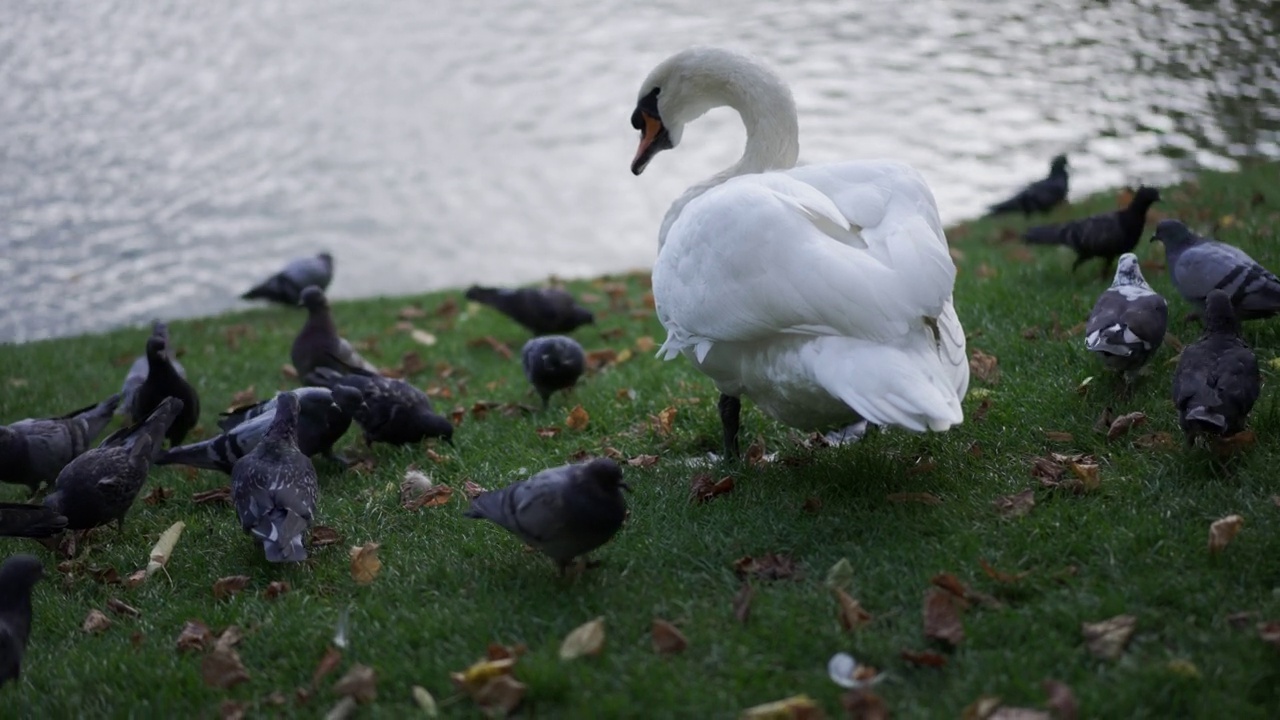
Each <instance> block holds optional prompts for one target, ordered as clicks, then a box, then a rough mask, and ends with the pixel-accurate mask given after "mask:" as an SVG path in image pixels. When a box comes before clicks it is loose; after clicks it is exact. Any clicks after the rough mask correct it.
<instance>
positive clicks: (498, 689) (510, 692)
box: [471, 675, 529, 716]
mask: <svg viewBox="0 0 1280 720" xmlns="http://www.w3.org/2000/svg"><path fill="white" fill-rule="evenodd" d="M528 690H529V687H528V686H527V685H525V684H524V683H522V682H520V681H519V680H517V679H515V678H514V677H512V676H511V675H499V676H497V677H495V678H493V679H492V680H490V681H489V682H486V683H485V684H484V685H482V686H480V688H479V689H477V690H476V691H475V692H474V693H472V695H471V699H472V700H474V701H475V703H476V705H479V706H480V707H481V708H484V709H485V710H486V711H488V712H489V713H495V712H496V713H498V714H499V715H500V716H506V715H510V714H511V713H513V712H515V710H516V708H518V707H520V703H521V702H522V701H523V700H524V695H525V693H526V692H528Z"/></svg>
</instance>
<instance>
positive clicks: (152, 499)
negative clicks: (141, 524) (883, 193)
mask: <svg viewBox="0 0 1280 720" xmlns="http://www.w3.org/2000/svg"><path fill="white" fill-rule="evenodd" d="M171 497H173V488H167V487H164V486H163V485H156V486H155V487H154V488H152V489H151V492H149V493H147V496H146V497H144V498H142V502H143V503H144V504H147V505H163V504H164V502H165V501H166V500H168V499H169V498H171Z"/></svg>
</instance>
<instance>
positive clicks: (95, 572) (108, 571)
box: [89, 565, 120, 585]
mask: <svg viewBox="0 0 1280 720" xmlns="http://www.w3.org/2000/svg"><path fill="white" fill-rule="evenodd" d="M89 576H90V577H92V578H93V579H94V580H96V581H97V582H99V583H102V584H103V585H119V584H120V573H118V572H116V569H115V568H114V567H112V566H110V565H107V566H105V567H96V566H95V567H91V568H89Z"/></svg>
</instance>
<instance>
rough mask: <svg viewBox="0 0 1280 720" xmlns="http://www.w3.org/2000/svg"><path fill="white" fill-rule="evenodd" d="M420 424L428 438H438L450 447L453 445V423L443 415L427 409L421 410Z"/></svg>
mask: <svg viewBox="0 0 1280 720" xmlns="http://www.w3.org/2000/svg"><path fill="white" fill-rule="evenodd" d="M418 422H419V426H420V427H421V429H422V431H423V433H425V434H426V436H427V437H438V438H441V439H443V440H444V441H445V442H447V443H449V444H450V445H452V444H453V423H451V422H449V419H448V418H446V417H445V416H443V415H437V414H436V413H433V412H431V411H430V410H428V409H426V408H419V410H418Z"/></svg>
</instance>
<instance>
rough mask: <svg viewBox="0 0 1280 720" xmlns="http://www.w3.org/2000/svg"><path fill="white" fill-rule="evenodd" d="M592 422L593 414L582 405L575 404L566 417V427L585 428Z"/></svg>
mask: <svg viewBox="0 0 1280 720" xmlns="http://www.w3.org/2000/svg"><path fill="white" fill-rule="evenodd" d="M589 422H591V416H590V415H588V414H587V411H586V410H584V409H583V408H582V406H581V405H575V406H574V407H573V409H572V410H570V411H569V416H568V417H566V418H565V419H564V424H565V427H568V428H569V429H570V430H583V429H585V428H586V427H587V423H589Z"/></svg>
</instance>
